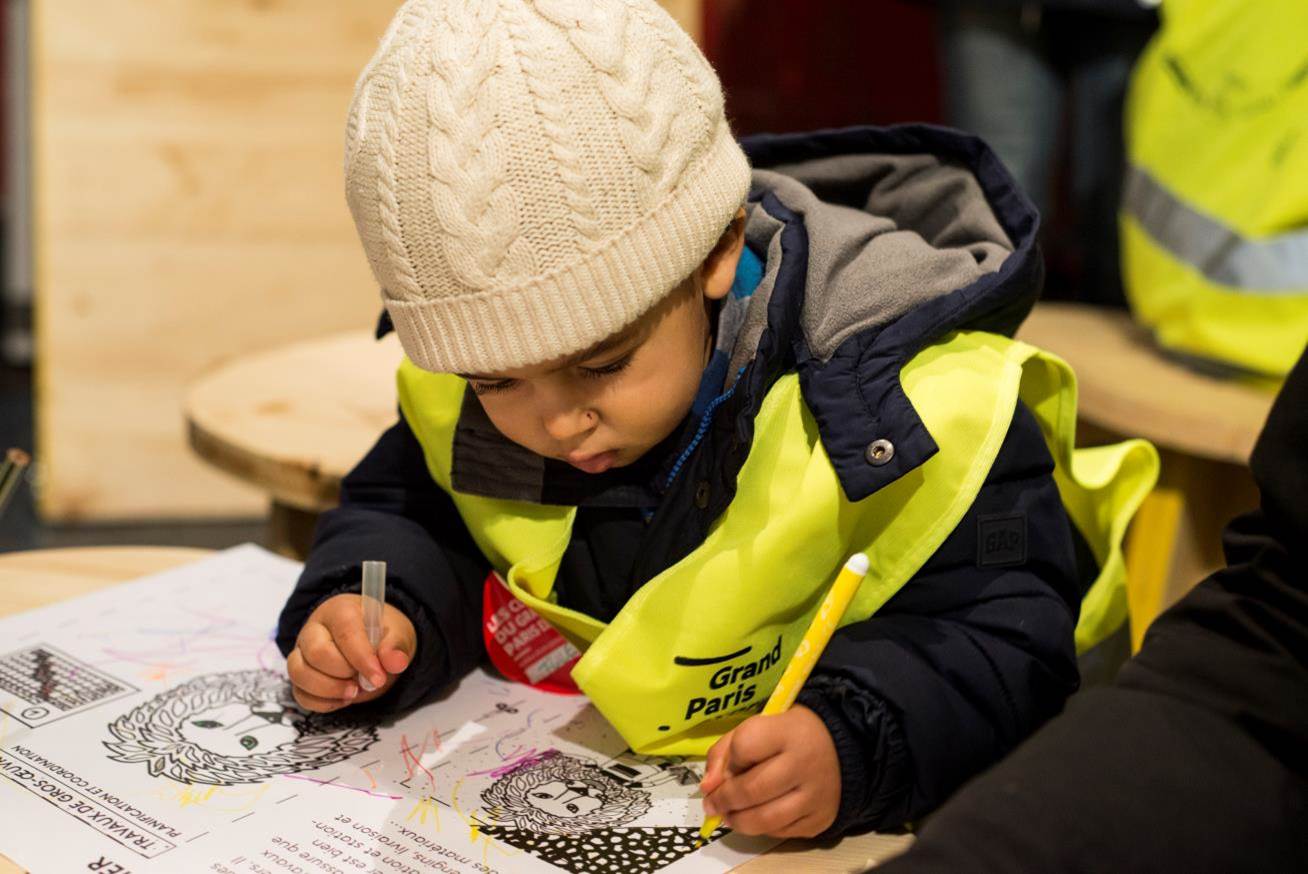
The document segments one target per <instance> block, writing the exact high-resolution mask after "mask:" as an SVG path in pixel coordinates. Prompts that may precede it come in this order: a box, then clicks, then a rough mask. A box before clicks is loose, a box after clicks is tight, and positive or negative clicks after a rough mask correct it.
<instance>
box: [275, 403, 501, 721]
mask: <svg viewBox="0 0 1308 874" xmlns="http://www.w3.org/2000/svg"><path fill="white" fill-rule="evenodd" d="M364 560H381V561H385V562H386V600H387V601H388V602H389V603H391V604H394V605H395V606H396V607H398V608H399V609H400V610H402V611H403V612H404V614H405V615H406V616H408V617H409V619H410V621H412V622H413V625H414V629H415V630H416V632H417V638H418V649H417V652H416V653H414V658H413V661H412V662H411V663H410V665H409V667H408V669H407V670H405V671H404V673H402V674H400V677H399V679H398V680H397V681H396V683H395V685H394V686H393V687H392V688H391V689H390V691H388V692H387V693H386V695H384V696H382V697H381V698H379V699H377V701H375V702H371V703H370V704H369V705H365V706H367V707H369V708H370V709H371V710H374V711H376V712H383V713H384V712H390V711H395V710H402V709H407V708H409V707H412V706H414V705H416V704H419V703H421V702H422V701H423V700H425V699H426V698H429V697H431V696H433V695H435V694H436V693H438V692H440V691H441V689H443V688H444V687H445V686H447V685H449V683H451V682H453V681H454V680H457V679H459V678H460V677H462V676H463V675H464V674H466V673H467V672H468V671H470V670H472V668H473V667H475V666H476V665H477V663H478V662H479V661H480V660H481V659H482V657H483V655H484V654H485V649H484V646H483V644H482V639H481V598H482V594H481V592H482V583H483V581H484V580H485V578H486V574H487V573H488V572H489V564H488V563H487V562H486V560H485V559H484V558H483V557H482V555H481V552H480V550H478V549H477V546H476V544H475V543H474V542H473V540H472V537H471V535H470V534H468V530H467V528H466V527H465V526H464V524H463V520H462V519H461V518H460V516H459V513H458V510H457V509H456V508H455V506H454V502H453V501H452V500H451V499H450V497H449V495H447V494H446V493H445V492H444V491H442V490H441V488H440V487H439V486H437V485H436V483H435V482H434V481H433V480H432V478H431V474H430V473H428V471H427V464H426V461H425V460H424V458H423V453H422V446H421V445H420V444H419V443H418V440H417V438H416V437H415V436H414V434H413V432H412V431H411V430H410V429H409V427H408V425H407V424H406V423H405V422H404V421H403V419H401V420H400V422H399V423H398V424H396V425H395V426H394V427H392V428H391V429H390V430H388V431H387V432H386V433H385V434H383V435H382V436H381V438H380V439H379V440H378V441H377V444H376V445H375V446H374V447H373V448H372V449H371V450H370V451H369V452H368V454H367V456H365V457H364V459H363V460H362V461H361V462H359V464H358V466H357V467H355V469H354V470H352V471H351V472H350V473H349V475H348V476H346V477H345V479H344V481H343V482H342V483H341V505H340V506H339V507H337V508H335V509H333V510H329V511H327V512H326V513H323V515H322V517H321V518H320V519H319V520H318V527H317V529H316V530H315V532H314V539H313V546H312V547H311V549H310V551H309V557H308V559H307V560H306V561H305V564H304V571H303V572H302V573H301V574H300V579H299V582H297V583H296V586H295V590H294V591H293V592H292V593H291V596H290V599H289V600H288V601H287V602H286V606H285V607H284V608H283V609H282V614H281V617H280V619H279V620H278V624H277V645H278V647H279V648H280V649H281V651H282V653H283V654H286V653H289V652H290V651H291V649H292V648H294V646H295V638H296V636H297V635H298V634H299V633H300V628H301V627H302V626H303V625H304V622H305V620H306V619H308V617H309V614H310V613H312V612H313V609H314V608H315V607H317V606H318V604H320V603H322V601H323V600H325V599H326V598H329V597H331V596H332V595H337V594H340V593H343V592H358V591H359V590H360V588H361V584H360V577H361V563H362V562H363V561H364Z"/></svg>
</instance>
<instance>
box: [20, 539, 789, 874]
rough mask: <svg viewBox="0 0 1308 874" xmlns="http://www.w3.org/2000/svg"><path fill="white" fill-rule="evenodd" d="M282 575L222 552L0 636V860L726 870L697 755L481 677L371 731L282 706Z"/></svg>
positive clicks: (723, 840)
mask: <svg viewBox="0 0 1308 874" xmlns="http://www.w3.org/2000/svg"><path fill="white" fill-rule="evenodd" d="M299 568H300V566H299V565H298V564H297V563H295V562H291V561H287V560H285V559H282V558H278V557H276V556H273V555H271V554H269V553H267V552H265V551H263V550H261V549H259V548H257V547H253V546H243V547H239V548H237V549H233V550H229V551H227V552H223V553H219V554H217V555H216V556H214V557H212V558H208V559H205V560H203V561H200V562H197V563H195V564H192V565H188V566H186V567H183V568H179V569H177V570H173V571H169V572H166V573H162V574H157V575H155V576H152V577H147V578H145V579H142V580H139V581H136V582H133V583H129V584H127V585H123V586H116V587H113V588H110V589H107V590H104V591H102V592H98V593H96V594H94V595H91V596H89V597H86V598H81V599H78V600H76V601H70V602H67V603H65V604H59V605H55V606H52V607H48V608H45V609H42V610H37V611H33V612H30V613H24V614H20V615H18V616H14V617H11V618H9V619H6V620H0V809H3V810H4V817H3V822H4V825H3V828H2V829H0V853H3V854H4V855H6V856H8V857H9V858H11V859H13V860H14V861H15V862H17V863H18V864H20V865H23V866H25V867H27V868H29V869H30V870H31V871H33V872H37V874H39V872H44V871H72V870H77V871H86V870H91V871H100V872H104V874H128V872H133V874H141V872H163V871H167V872H179V871H181V872H186V871H213V872H219V874H346V872H357V871H386V872H397V874H424V872H429V871H434V872H469V874H471V872H482V874H493V872H509V871H541V872H548V871H569V872H574V874H580V872H587V874H590V872H597V874H603V872H623V874H640V872H653V871H660V872H661V871H668V872H716V871H726V870H729V869H730V868H732V867H734V866H735V865H738V864H740V863H741V862H743V861H746V860H747V859H749V858H750V857H752V856H753V855H756V854H758V853H760V852H763V851H764V850H766V849H768V848H769V847H770V846H772V844H773V843H775V842H773V841H768V840H759V839H752V838H745V837H744V836H740V835H731V834H729V833H727V832H725V831H719V832H718V833H717V834H715V835H714V837H713V840H712V841H710V842H709V843H708V844H707V845H704V846H697V838H698V832H699V825H700V822H701V821H702V810H701V806H700V801H699V799H698V790H697V784H698V782H699V779H700V776H701V775H702V772H703V763H702V762H701V761H698V760H694V761H690V760H680V759H674V758H648V757H642V756H636V755H633V754H632V753H631V752H630V751H629V750H628V749H627V748H626V746H625V744H624V743H623V741H622V740H621V738H620V737H619V736H618V735H617V733H616V732H614V731H613V730H612V728H610V727H609V725H608V723H607V722H605V720H604V719H603V718H602V717H601V716H600V715H599V714H598V713H597V712H596V711H595V709H594V708H593V707H591V706H589V705H588V704H587V703H586V701H585V699H584V698H581V697H579V696H558V695H551V694H548V693H545V692H538V691H536V690H534V689H530V688H527V687H524V686H519V685H514V684H510V683H507V682H505V681H503V680H500V679H498V678H496V677H494V676H492V675H490V674H489V673H486V672H484V671H477V672H474V673H473V674H471V675H469V676H468V677H467V678H465V679H464V680H463V681H462V682H461V683H460V684H459V685H458V687H457V688H456V689H454V690H453V691H452V692H450V693H449V694H448V695H446V696H445V697H444V698H442V699H441V700H439V701H436V702H434V703H431V704H428V705H427V706H425V707H422V708H419V709H418V710H415V711H413V712H411V713H408V714H407V715H404V716H402V717H400V718H397V719H393V720H390V721H384V722H381V723H375V722H371V721H360V720H359V719H358V718H357V717H352V716H351V714H350V711H349V708H346V709H345V710H344V711H340V712H338V713H336V714H328V715H325V716H324V715H308V714H305V713H303V712H302V711H300V710H298V709H297V708H296V707H295V706H294V701H293V699H292V698H291V696H290V691H289V686H288V684H287V681H286V675H285V668H284V662H283V660H282V658H281V655H280V653H278V651H277V647H276V646H275V645H274V643H273V642H272V639H271V638H272V629H273V626H274V625H275V622H276V617H277V614H278V612H279V611H280V609H281V606H282V603H283V602H284V601H285V598H286V595H287V593H288V592H289V591H290V589H291V587H292V585H293V584H294V582H295V579H296V576H297V574H298V573H299Z"/></svg>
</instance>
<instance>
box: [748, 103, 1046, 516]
mask: <svg viewBox="0 0 1308 874" xmlns="http://www.w3.org/2000/svg"><path fill="white" fill-rule="evenodd" d="M743 145H744V146H745V150H746V153H747V154H748V155H749V158H750V163H751V165H752V166H753V168H754V185H753V188H752V190H751V192H750V198H749V206H748V220H747V222H746V241H747V244H748V245H749V246H750V248H751V249H752V250H753V251H754V252H755V253H756V254H758V255H759V256H760V257H761V258H762V259H763V261H764V274H763V279H762V281H761V282H760V284H759V287H758V289H757V291H756V292H755V294H754V300H752V301H751V304H750V309H749V312H748V315H747V317H746V321H745V325H744V326H743V328H742V329H741V332H740V334H739V336H738V338H737V342H736V345H735V347H734V350H733V354H732V365H733V366H732V367H731V368H730V372H731V373H733V374H735V373H741V383H742V385H741V386H740V388H741V389H742V394H743V395H744V397H743V398H741V399H740V403H742V404H743V407H744V408H743V409H741V410H740V412H742V413H747V410H748V408H749V407H752V406H754V404H753V403H751V402H750V401H749V400H748V399H749V398H751V397H752V398H755V399H756V400H757V398H758V397H759V396H761V394H762V393H764V392H765V391H766V388H767V387H768V386H770V384H771V383H772V382H773V381H774V380H775V379H776V377H777V376H779V375H780V373H782V372H784V371H785V370H789V369H795V370H797V371H798V372H799V375H800V379H801V384H802V385H803V389H804V396H805V401H806V403H807V404H808V406H809V408H810V409H811V410H812V411H813V414H814V416H815V418H816V419H817V420H818V425H819V428H820V430H821V436H822V441H823V444H824V446H825V448H826V449H827V452H828V455H829V456H830V457H831V459H832V462H833V464H834V465H835V466H836V470H837V472H838V473H839V475H840V478H841V483H842V485H843V487H844V489H845V492H846V494H847V495H848V496H849V498H850V499H851V500H857V499H859V498H861V497H865V496H867V495H868V494H871V493H872V492H874V491H876V490H877V489H878V488H880V487H882V486H884V485H885V484H886V483H888V482H891V481H893V480H894V479H897V478H898V477H899V476H902V475H903V474H904V473H907V472H908V471H910V470H912V469H914V468H915V467H917V466H918V465H920V464H921V463H922V462H924V461H925V460H926V459H927V458H929V457H930V456H931V455H932V454H934V452H935V451H936V444H935V441H934V440H933V439H932V438H931V435H930V434H929V433H928V432H927V431H926V428H925V426H924V425H923V423H922V421H921V419H920V418H919V417H918V416H917V413H916V412H915V411H914V410H913V408H912V405H911V404H910V403H909V401H908V399H907V397H906V396H905V395H904V392H903V389H902V388H901V387H900V385H899V369H900V368H901V367H902V365H903V364H904V363H905V362H906V361H907V360H908V359H909V358H911V357H912V356H913V355H915V354H916V353H917V352H918V351H919V350H920V349H922V348H923V347H924V346H926V345H928V344H929V343H931V342H934V341H935V340H938V339H940V338H941V337H943V336H944V335H945V334H947V333H949V332H950V331H953V330H957V329H960V328H975V329H980V330H989V331H996V332H998V333H1003V334H1008V335H1011V334H1012V332H1013V331H1014V330H1016V328H1017V326H1018V324H1020V322H1021V320H1022V319H1023V318H1024V317H1025V315H1026V313H1027V312H1028V311H1029V310H1030V308H1031V306H1032V304H1033V303H1034V302H1035V300H1036V298H1037V296H1038V294H1039V290H1040V284H1041V282H1042V279H1043V269H1042V266H1041V262H1040V257H1039V252H1038V250H1037V247H1036V243H1035V236H1036V229H1037V227H1038V218H1037V216H1036V213H1035V210H1034V208H1033V207H1032V206H1031V205H1030V203H1029V201H1027V199H1026V198H1025V196H1023V195H1022V193H1021V192H1020V191H1019V190H1018V188H1017V186H1016V184H1015V183H1014V182H1013V180H1012V178H1011V177H1010V176H1009V174H1008V172H1007V171H1006V170H1005V169H1004V168H1003V166H1002V165H1001V164H1000V163H999V161H998V159H997V158H996V157H995V156H994V154H993V153H992V152H991V151H990V150H989V149H988V148H987V147H986V146H985V145H984V144H983V143H982V142H981V141H980V140H978V139H976V138H975V137H971V136H968V135H965V134H961V133H958V132H955V131H950V130H946V129H943V128H936V127H929V126H920V125H913V126H901V127H893V128H851V129H846V130H839V131H823V132H818V133H811V134H796V135H785V136H764V137H754V138H748V139H746V140H745V141H744V142H743ZM732 406H733V407H735V406H737V405H736V404H732ZM747 415H748V414H747ZM876 441H885V442H886V443H888V444H889V445H890V446H892V447H894V451H893V455H892V456H891V457H890V458H889V459H885V456H884V454H883V455H882V456H881V457H880V458H878V461H879V462H880V463H878V464H872V463H871V462H870V461H869V453H868V447H869V446H871V444H873V443H874V442H876ZM882 445H885V444H882Z"/></svg>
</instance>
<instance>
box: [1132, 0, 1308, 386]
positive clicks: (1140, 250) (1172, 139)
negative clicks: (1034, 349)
mask: <svg viewBox="0 0 1308 874" xmlns="http://www.w3.org/2000/svg"><path fill="white" fill-rule="evenodd" d="M1161 11H1162V28H1161V30H1160V31H1159V32H1158V33H1157V34H1156V35H1155V37H1154V39H1153V41H1152V42H1151V43H1150V44H1149V46H1148V47H1147V48H1146V49H1145V52H1144V54H1143V55H1142V56H1141V58H1140V61H1139V64H1138V66H1137V68H1136V71H1135V73H1134V77H1133V80H1132V82H1131V88H1130V93H1129V96H1128V100H1127V108H1126V139H1127V160H1128V167H1127V177H1126V184H1125V189H1124V191H1123V199H1122V210H1121V221H1120V225H1121V233H1122V271H1123V279H1124V282H1125V285H1126V292H1127V297H1128V299H1129V300H1130V303H1131V307H1132V309H1133V310H1134V312H1135V314H1136V316H1137V318H1138V319H1139V320H1140V321H1141V322H1143V323H1144V324H1145V325H1147V326H1148V327H1149V328H1150V329H1152V330H1153V331H1154V333H1155V334H1156V335H1157V338H1158V340H1159V342H1160V343H1161V344H1162V345H1164V346H1166V347H1169V348H1171V349H1174V350H1176V351H1179V352H1184V353H1187V354H1190V355H1196V356H1200V357H1203V358H1208V359H1212V360H1216V361H1219V362H1224V363H1227V364H1230V365H1234V366H1236V367H1238V368H1241V369H1244V370H1248V371H1253V372H1255V373H1259V374H1266V375H1269V376H1272V377H1276V378H1280V377H1284V375H1285V374H1286V373H1287V372H1288V371H1289V369H1290V367H1291V365H1293V364H1294V362H1295V361H1296V360H1297V359H1298V357H1299V355H1300V353H1301V352H1303V349H1304V345H1305V343H1308V54H1306V51H1308V50H1306V49H1305V47H1306V46H1308V2H1304V0H1165V2H1164V3H1163V6H1162V10H1161Z"/></svg>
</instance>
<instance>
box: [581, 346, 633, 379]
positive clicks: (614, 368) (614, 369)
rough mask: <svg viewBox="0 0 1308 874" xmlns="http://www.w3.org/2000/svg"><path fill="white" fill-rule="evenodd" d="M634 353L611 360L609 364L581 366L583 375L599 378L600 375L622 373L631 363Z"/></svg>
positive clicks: (589, 377)
mask: <svg viewBox="0 0 1308 874" xmlns="http://www.w3.org/2000/svg"><path fill="white" fill-rule="evenodd" d="M632 355H633V353H630V352H629V353H627V354H626V355H623V356H622V357H621V358H619V359H618V360H617V361H612V362H609V363H608V364H602V365H600V366H599V367H583V368H581V375H582V376H585V377H587V378H588V379H599V378H600V377H604V376H612V375H613V374H615V373H621V372H622V371H624V370H626V369H627V368H628V367H629V366H630V365H631V359H632Z"/></svg>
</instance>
